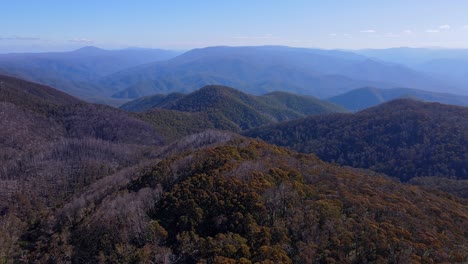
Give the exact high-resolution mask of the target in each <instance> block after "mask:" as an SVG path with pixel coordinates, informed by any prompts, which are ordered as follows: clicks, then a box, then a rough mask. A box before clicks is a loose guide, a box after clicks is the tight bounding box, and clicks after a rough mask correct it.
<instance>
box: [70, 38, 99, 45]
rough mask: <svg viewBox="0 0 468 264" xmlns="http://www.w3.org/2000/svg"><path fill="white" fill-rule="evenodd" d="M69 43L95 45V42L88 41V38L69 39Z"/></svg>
mask: <svg viewBox="0 0 468 264" xmlns="http://www.w3.org/2000/svg"><path fill="white" fill-rule="evenodd" d="M68 41H69V42H73V43H85V44H89V43H94V40H92V39H87V38H74V39H69V40H68Z"/></svg>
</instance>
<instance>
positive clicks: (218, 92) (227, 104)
mask: <svg viewBox="0 0 468 264" xmlns="http://www.w3.org/2000/svg"><path fill="white" fill-rule="evenodd" d="M121 108H122V109H125V110H130V111H145V110H146V111H147V112H145V113H144V114H143V116H145V118H146V120H152V121H154V122H156V123H158V126H159V127H161V126H164V123H163V122H162V120H161V118H162V119H164V117H165V115H168V114H170V115H172V116H177V117H176V118H177V119H180V120H182V119H183V120H185V118H184V116H188V115H190V116H192V117H193V118H198V119H200V118H201V119H203V120H200V121H199V122H200V124H204V123H209V124H210V125H208V127H207V128H216V129H221V130H229V131H234V132H239V131H242V130H246V129H251V128H254V127H258V126H261V125H266V124H271V123H276V122H280V121H285V120H291V119H297V118H301V117H305V116H308V115H317V114H327V113H333V112H345V111H346V110H345V109H344V108H342V107H340V106H337V105H334V104H332V103H328V102H324V101H321V100H319V99H317V98H315V97H312V96H301V95H295V94H290V93H285V92H274V93H270V94H266V95H264V96H254V95H249V94H245V93H243V92H240V91H238V90H235V89H233V88H229V87H225V86H215V85H211V86H205V87H203V88H201V89H199V90H197V91H195V92H192V93H190V94H187V95H183V94H179V93H174V94H169V95H154V96H151V97H143V98H141V99H137V100H135V101H132V102H129V103H127V104H125V105H123V106H122V107H121ZM159 108H163V109H166V110H176V111H178V112H168V111H158V110H156V111H155V110H154V109H159ZM151 109H153V110H152V111H148V110H151ZM181 112H185V113H184V114H182V113H181ZM155 113H158V114H155ZM179 117H180V118H179ZM167 125H168V126H169V127H171V126H172V124H170V123H167ZM174 125H176V126H177V127H175V126H174V129H184V128H183V126H190V125H193V124H189V123H187V124H184V123H181V124H174ZM185 130H186V128H185ZM200 132H201V131H200Z"/></svg>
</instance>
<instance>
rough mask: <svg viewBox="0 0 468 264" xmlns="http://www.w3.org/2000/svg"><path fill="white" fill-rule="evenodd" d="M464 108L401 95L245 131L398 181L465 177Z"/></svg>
mask: <svg viewBox="0 0 468 264" xmlns="http://www.w3.org/2000/svg"><path fill="white" fill-rule="evenodd" d="M467 133H468V108H466V107H458V106H450V105H443V104H438V103H423V102H418V101H413V100H410V99H399V100H394V101H392V102H389V103H385V104H382V105H379V106H376V107H373V108H369V109H366V110H363V111H361V112H358V113H356V114H333V115H328V116H317V117H307V118H305V119H300V120H294V121H290V122H285V123H281V124H277V125H270V126H266V127H262V128H258V129H253V130H251V131H248V132H246V133H245V135H248V136H251V137H256V138H261V139H263V140H265V141H267V142H270V143H273V144H278V145H281V146H287V147H290V148H292V149H295V150H297V151H300V152H306V153H316V154H317V155H318V156H319V157H320V158H322V159H323V160H325V161H329V162H336V163H339V164H342V165H348V166H352V167H360V168H369V169H372V170H375V171H377V172H382V173H386V174H387V175H390V176H392V177H397V178H399V179H401V180H402V181H408V180H410V179H411V178H413V177H417V176H442V177H450V178H456V179H468V169H467V167H466V164H468V149H467V148H468V141H467V139H468V134H467Z"/></svg>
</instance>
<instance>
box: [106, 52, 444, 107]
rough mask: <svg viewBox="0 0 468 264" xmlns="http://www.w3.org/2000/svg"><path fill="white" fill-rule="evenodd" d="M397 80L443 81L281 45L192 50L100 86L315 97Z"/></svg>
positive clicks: (431, 84) (131, 92) (125, 92)
mask: <svg viewBox="0 0 468 264" xmlns="http://www.w3.org/2000/svg"><path fill="white" fill-rule="evenodd" d="M399 83H403V84H406V85H408V86H415V87H426V88H427V89H436V87H439V88H440V87H442V86H445V87H446V86H447V85H443V83H442V82H440V81H437V80H433V79H432V78H431V77H430V76H425V75H424V74H421V73H419V72H416V71H414V70H412V69H409V68H407V67H405V66H402V65H396V64H391V63H385V62H381V61H375V60H371V59H369V58H366V57H364V56H359V55H356V54H353V53H351V52H344V51H333V50H328V51H325V50H316V49H303V48H290V47H281V46H262V47H209V48H203V49H194V50H191V51H189V52H186V53H184V54H182V55H180V56H177V57H175V58H173V59H171V60H168V61H166V62H158V63H152V64H148V65H144V66H140V67H136V68H133V69H130V70H127V71H122V72H119V73H117V74H113V75H110V76H108V77H106V78H103V80H102V85H108V86H115V87H119V89H122V90H121V91H119V92H117V93H115V94H114V97H118V98H135V97H140V96H144V95H149V94H154V93H168V92H171V91H174V90H175V91H178V92H190V91H193V90H195V89H197V88H198V87H201V86H204V85H210V84H219V85H226V86H232V87H236V88H238V89H240V90H241V91H243V92H247V93H252V94H264V93H268V92H272V91H276V90H277V91H289V92H293V93H299V94H308V95H314V96H316V97H319V98H320V97H327V96H331V95H336V94H339V93H342V92H346V91H349V90H351V89H354V88H358V87H362V86H377V87H383V88H390V87H392V86H393V87H395V86H398V84H399Z"/></svg>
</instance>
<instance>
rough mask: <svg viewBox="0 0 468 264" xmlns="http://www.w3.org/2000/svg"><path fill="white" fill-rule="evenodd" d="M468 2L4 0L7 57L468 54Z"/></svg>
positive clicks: (2, 32)
mask: <svg viewBox="0 0 468 264" xmlns="http://www.w3.org/2000/svg"><path fill="white" fill-rule="evenodd" d="M467 14H468V1H467V0H444V1H442V0H440V1H436V0H406V1H402V0H388V1H383V0H341V1H338V0H321V1H314V0H284V1H279V0H229V1H228V0H224V1H223V0H217V1H215V0H192V1H188V0H167V1H158V0H126V1H125V0H80V1H78V0H76V1H75V0H68V1H63V0H29V1H28V0H14V1H11V0H0V52H1V53H5V52H24V51H48V50H52V51H60V50H71V49H75V48H78V47H81V46H87V45H93V46H98V47H102V48H108V49H117V48H126V47H146V48H164V49H178V50H185V49H190V48H196V47H206V46H216V45H230V46H240V45H288V46H295V47H316V48H317V47H318V48H328V49H335V48H340V49H361V48H387V47H401V46H409V47H447V48H468V15H467Z"/></svg>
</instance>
